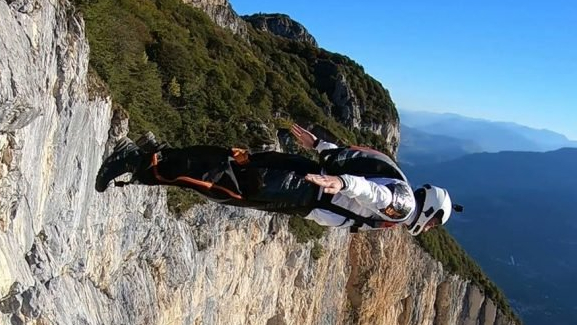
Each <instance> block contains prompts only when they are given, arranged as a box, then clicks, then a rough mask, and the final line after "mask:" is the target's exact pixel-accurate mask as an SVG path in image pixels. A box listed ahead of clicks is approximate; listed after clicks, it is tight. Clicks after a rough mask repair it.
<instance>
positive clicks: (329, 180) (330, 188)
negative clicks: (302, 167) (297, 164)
mask: <svg viewBox="0 0 577 325" xmlns="http://www.w3.org/2000/svg"><path fill="white" fill-rule="evenodd" d="M305 180H307V181H309V182H311V183H314V184H317V185H319V186H322V187H324V189H323V192H325V193H328V194H337V193H338V192H339V191H340V190H342V189H343V187H344V186H345V184H344V183H343V180H342V178H340V177H338V176H331V175H318V174H307V175H306V176H305Z"/></svg>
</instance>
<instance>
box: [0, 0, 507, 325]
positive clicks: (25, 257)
mask: <svg viewBox="0 0 577 325" xmlns="http://www.w3.org/2000/svg"><path fill="white" fill-rule="evenodd" d="M0 44H1V46H2V51H0V323H2V324H71V325H72V324H74V325H76V324H270V325H273V324H343V323H348V324H368V323H370V324H373V323H376V324H379V323H380V324H433V323H435V324H479V323H481V324H503V322H502V319H501V318H500V316H499V315H500V314H499V312H498V311H496V310H495V308H494V307H493V306H492V304H491V302H490V301H486V299H484V297H483V296H482V294H480V292H479V291H478V290H477V289H475V288H474V287H471V286H469V285H468V283H467V281H465V280H463V279H459V278H457V277H454V276H450V275H447V274H446V273H445V272H444V271H443V269H442V267H441V266H440V265H439V263H437V262H436V261H433V260H431V259H430V258H428V257H427V256H426V254H424V253H422V252H421V251H420V250H419V248H418V247H417V246H415V245H414V244H413V242H412V241H411V240H410V239H409V238H408V237H407V236H406V234H402V233H400V232H397V231H393V232H387V233H371V234H366V235H356V236H357V237H354V238H353V239H352V240H351V237H350V236H349V235H348V234H347V233H346V231H344V230H340V231H332V232H330V233H329V235H328V236H326V238H324V239H323V240H322V245H323V246H324V255H323V256H322V257H321V258H320V259H318V260H315V259H313V258H312V257H311V253H310V250H311V244H308V245H302V244H298V243H296V242H295V239H294V238H293V237H292V236H291V235H290V234H289V233H288V231H287V219H286V218H285V217H282V216H275V215H271V214H265V213H262V212H258V211H252V210H242V209H238V208H230V207H223V206H217V205H215V204H205V205H199V206H196V207H194V208H193V209H192V210H191V211H189V212H188V213H187V214H186V215H184V216H182V217H175V216H173V215H170V214H169V213H168V212H167V207H166V193H165V191H164V189H163V188H158V187H144V186H128V187H124V188H112V189H109V190H108V191H107V192H106V193H104V194H99V193H96V192H95V191H94V190H93V188H94V178H95V175H96V172H97V170H98V167H99V165H100V163H101V162H102V159H103V157H104V156H105V155H106V154H107V153H108V152H109V151H110V150H111V148H112V146H113V145H114V143H115V141H116V140H117V139H118V138H119V137H121V136H123V135H124V134H126V131H127V128H126V126H127V117H126V116H125V115H123V114H121V112H120V111H115V112H114V113H113V112H112V107H111V102H110V98H108V97H107V96H106V94H105V93H103V92H102V90H100V89H101V88H100V87H97V86H98V82H97V81H95V80H96V78H94V77H92V76H90V75H89V74H88V67H87V65H88V54H89V48H88V44H87V42H86V40H85V38H84V24H83V22H82V19H81V18H80V17H79V16H78V15H76V14H75V13H74V10H71V7H70V6H69V4H67V3H66V2H62V1H52V0H34V1H32V0H31V1H27V0H18V1H10V2H6V1H0ZM97 88H98V89H97ZM111 121H112V124H111Z"/></svg>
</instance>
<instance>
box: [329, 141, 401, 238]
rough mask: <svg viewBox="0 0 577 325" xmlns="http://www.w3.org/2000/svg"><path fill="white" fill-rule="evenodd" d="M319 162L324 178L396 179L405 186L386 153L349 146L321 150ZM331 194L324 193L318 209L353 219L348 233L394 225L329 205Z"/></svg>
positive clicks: (396, 167) (395, 165)
mask: <svg viewBox="0 0 577 325" xmlns="http://www.w3.org/2000/svg"><path fill="white" fill-rule="evenodd" d="M320 163H321V166H322V167H323V170H324V171H325V173H326V174H327V175H334V176H338V175H343V174H348V175H354V176H363V177H367V178H375V177H385V178H392V179H398V180H401V181H404V182H407V183H408V180H407V177H406V176H405V174H404V173H403V172H402V171H401V169H400V168H399V166H398V165H397V163H395V162H394V161H393V159H391V158H390V157H389V156H387V155H386V154H384V153H382V152H380V151H377V150H374V149H371V148H367V147H358V146H348V147H340V148H335V149H327V150H323V151H322V152H321V153H320ZM332 197H333V195H331V194H326V193H325V194H323V195H322V197H321V200H320V201H319V207H320V208H322V209H326V210H329V211H332V212H334V213H337V214H339V215H342V216H344V217H346V218H347V219H346V220H345V221H344V222H343V224H344V223H346V222H347V221H348V220H351V219H352V220H354V221H355V223H354V225H353V226H352V227H351V232H353V233H354V232H357V231H358V228H360V227H362V226H363V225H365V224H366V225H368V226H369V227H371V228H386V227H390V226H393V225H394V224H395V223H391V222H387V221H381V220H376V219H372V218H366V217H363V216H360V215H357V214H355V213H353V212H351V211H349V210H346V209H344V208H342V207H339V206H337V205H334V204H332V203H331V201H332Z"/></svg>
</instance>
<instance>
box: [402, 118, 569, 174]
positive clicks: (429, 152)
mask: <svg viewBox="0 0 577 325" xmlns="http://www.w3.org/2000/svg"><path fill="white" fill-rule="evenodd" d="M399 114H400V118H401V125H402V127H401V146H400V150H399V159H400V161H401V162H404V163H408V164H420V163H430V162H439V161H446V160H450V159H453V158H456V157H460V156H462V155H464V154H467V153H476V152H499V151H504V150H514V151H537V152H543V151H549V150H555V149H559V148H563V147H577V141H572V140H569V139H567V137H566V136H564V135H562V134H559V133H556V132H553V131H549V130H539V129H534V128H530V127H527V126H523V125H519V124H516V123H510V122H492V121H489V120H484V119H476V118H470V117H465V116H461V115H457V114H452V113H443V114H441V113H431V112H417V111H407V110H399Z"/></svg>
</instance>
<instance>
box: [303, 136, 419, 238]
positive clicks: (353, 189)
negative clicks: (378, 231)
mask: <svg viewBox="0 0 577 325" xmlns="http://www.w3.org/2000/svg"><path fill="white" fill-rule="evenodd" d="M334 148H337V146H336V145H335V144H332V143H329V142H325V141H322V140H321V141H320V142H319V144H318V145H317V147H316V148H315V149H316V150H317V151H318V152H321V151H323V150H326V149H334ZM339 176H340V177H341V178H342V179H343V180H344V182H345V184H346V187H345V188H344V189H343V190H341V191H340V192H339V193H337V194H335V195H334V197H333V199H332V200H331V203H332V204H335V205H338V206H340V207H342V208H345V209H347V210H349V211H351V212H353V213H355V214H357V215H359V216H362V217H366V218H372V219H376V220H382V219H381V218H380V217H379V215H381V214H382V212H380V211H379V210H382V209H384V208H386V207H387V206H389V204H391V202H392V200H393V196H392V193H391V191H390V190H389V189H388V188H387V187H386V186H385V185H387V184H391V183H402V184H405V185H406V186H409V184H407V183H406V182H403V181H401V180H398V179H392V178H385V177H376V178H365V177H360V176H353V175H339ZM409 189H410V186H409ZM411 192H412V191H411ZM322 193H323V189H322V188H321V189H320V192H319V198H320V196H321V195H322ZM412 205H413V207H412V209H411V212H410V213H409V218H408V219H406V220H405V221H404V222H401V223H404V224H410V223H411V222H412V221H413V219H414V214H415V204H414V200H413V204H412ZM305 219H309V220H313V221H315V222H316V223H318V224H320V225H322V226H331V227H351V226H353V224H354V223H355V221H354V220H348V221H347V218H346V217H344V216H341V215H338V214H336V213H334V212H332V211H329V210H325V209H314V210H312V211H311V213H309V214H308V215H307V216H306V217H305ZM360 229H362V230H371V229H373V228H371V227H369V226H367V225H363V227H361V228H360Z"/></svg>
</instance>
